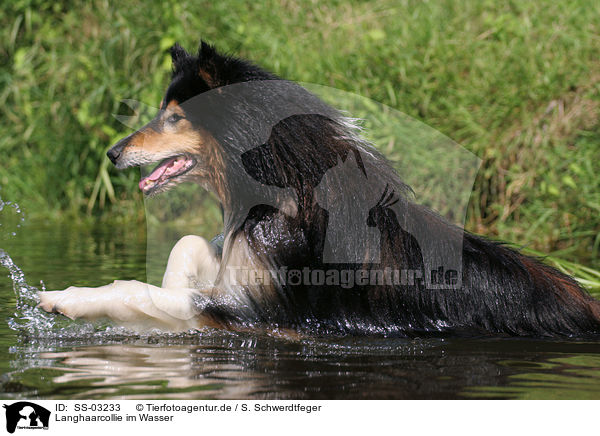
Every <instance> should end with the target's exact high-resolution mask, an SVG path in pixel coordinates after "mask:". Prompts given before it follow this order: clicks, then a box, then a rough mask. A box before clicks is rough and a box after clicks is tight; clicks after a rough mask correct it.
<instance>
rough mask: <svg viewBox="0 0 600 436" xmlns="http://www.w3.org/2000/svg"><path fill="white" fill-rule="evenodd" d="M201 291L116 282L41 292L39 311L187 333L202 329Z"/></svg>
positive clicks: (133, 282) (135, 326) (136, 282)
mask: <svg viewBox="0 0 600 436" xmlns="http://www.w3.org/2000/svg"><path fill="white" fill-rule="evenodd" d="M198 293H199V291H198V290H197V289H190V288H177V289H163V288H159V287H158V286H153V285H149V284H147V283H142V282H138V281H137V280H126V281H123V280H116V281H115V282H113V283H111V284H109V285H105V286H100V287H98V288H84V287H75V286H72V287H70V288H67V289H65V290H64V291H51V292H39V293H38V296H39V298H40V304H39V307H40V308H42V309H43V310H45V311H47V312H57V313H61V314H63V315H65V316H67V317H69V318H71V319H78V318H83V319H87V320H95V319H100V318H109V319H111V320H112V321H114V322H115V323H116V324H118V325H122V326H126V327H131V328H134V329H136V330H146V329H151V328H159V329H163V330H169V331H185V330H189V329H191V328H196V327H200V326H201V322H200V319H199V317H198V315H199V314H198V312H197V310H196V308H195V305H194V303H193V300H194V296H195V295H197V294H198Z"/></svg>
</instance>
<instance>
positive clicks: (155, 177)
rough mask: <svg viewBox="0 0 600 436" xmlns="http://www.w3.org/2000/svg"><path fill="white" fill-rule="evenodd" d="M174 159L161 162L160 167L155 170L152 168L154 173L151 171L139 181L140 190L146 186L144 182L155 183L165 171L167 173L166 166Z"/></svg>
mask: <svg viewBox="0 0 600 436" xmlns="http://www.w3.org/2000/svg"><path fill="white" fill-rule="evenodd" d="M175 159H176V158H173V159H169V160H168V161H165V162H163V163H162V164H161V165H159V166H157V167H156V168H154V171H152V172H151V173H150V174H148V175H147V176H146V177H143V178H142V179H141V180H140V183H139V185H138V186H139V187H140V189H141V190H142V191H143V190H144V187H145V186H146V182H147V181H152V182H155V181H157V180H158V179H160V178H161V177H162V175H163V174H164V173H165V171H167V168H168V166H169V165H170V164H171V163H172V162H173V161H174V160H175Z"/></svg>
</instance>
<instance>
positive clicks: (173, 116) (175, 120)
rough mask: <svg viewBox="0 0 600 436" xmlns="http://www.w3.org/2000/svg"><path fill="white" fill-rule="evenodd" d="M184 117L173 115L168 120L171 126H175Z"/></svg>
mask: <svg viewBox="0 0 600 436" xmlns="http://www.w3.org/2000/svg"><path fill="white" fill-rule="evenodd" d="M182 118H183V117H182V116H181V115H178V114H172V115H170V116H169V118H167V122H168V123H171V124H175V123H176V122H177V121H179V120H181V119H182Z"/></svg>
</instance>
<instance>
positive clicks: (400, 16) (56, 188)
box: [0, 0, 600, 267]
mask: <svg viewBox="0 0 600 436" xmlns="http://www.w3.org/2000/svg"><path fill="white" fill-rule="evenodd" d="M599 29H600V3H598V2H596V1H593V0H574V1H558V2H542V1H539V2H536V1H526V2H494V1H467V2H458V1H457V2H452V1H439V2H421V1H397V0H374V1H370V2H364V1H359V0H352V1H350V2H348V1H344V2H342V1H329V2H319V1H316V0H315V1H299V2H297V1H294V2H292V1H287V0H267V1H264V2H256V3H252V4H246V3H243V2H237V1H220V2H213V1H200V2H198V1H191V0H176V1H174V0H161V1H155V2H141V1H134V0H128V1H122V2H118V3H117V2H108V1H104V0H95V1H91V2H83V1H81V2H78V1H70V2H60V4H59V3H56V2H52V1H49V0H16V1H13V2H12V3H10V4H4V6H3V8H2V11H0V60H1V62H0V122H1V124H2V134H1V135H0V152H1V154H2V160H1V163H0V168H1V171H0V186H1V187H2V193H3V197H4V198H11V199H13V200H17V201H19V202H20V203H21V204H22V205H23V206H24V207H25V208H26V209H27V210H28V211H29V213H30V214H31V213H33V212H34V211H35V212H37V213H38V214H39V215H42V216H59V217H60V216H68V217H70V219H73V218H74V217H81V216H85V215H86V214H87V215H93V216H102V215H104V214H106V213H107V212H110V214H111V216H118V215H120V216H129V215H131V214H132V213H133V215H135V216H139V215H140V212H132V211H140V210H141V208H140V207H137V206H139V202H140V196H139V193H138V190H137V189H136V181H137V177H138V174H137V172H136V171H129V172H119V173H117V172H115V171H113V169H112V168H111V167H110V166H109V165H108V164H107V160H106V159H105V157H104V153H105V151H106V150H107V148H108V147H109V146H110V145H111V144H112V143H113V142H115V140H116V139H117V138H119V137H120V136H122V135H124V134H126V133H127V129H126V128H125V127H124V126H122V125H121V124H120V123H119V122H118V121H117V120H116V119H114V118H113V117H112V116H111V114H113V113H126V111H127V108H126V107H125V106H122V105H120V103H119V102H120V101H121V100H122V99H124V98H133V99H137V100H141V101H143V102H145V103H148V104H154V105H156V104H157V103H158V102H159V101H160V98H161V94H162V93H163V91H164V89H165V86H166V84H167V81H168V75H169V69H170V65H169V59H168V56H167V54H166V52H165V50H166V48H168V47H169V46H170V45H171V44H172V43H173V42H175V41H179V42H180V43H182V44H183V45H184V46H186V47H188V48H190V49H193V48H194V47H196V45H197V43H198V40H199V38H200V37H203V38H205V39H207V40H209V41H211V42H214V43H215V44H217V46H218V47H219V48H221V49H223V50H225V51H229V52H232V53H235V54H238V55H240V56H244V57H248V58H250V59H253V60H255V61H256V62H258V63H260V64H261V65H264V66H265V67H267V68H269V69H271V70H272V71H274V72H276V73H278V74H280V75H281V76H283V77H285V78H289V79H294V80H299V81H304V82H311V83H317V84H323V85H328V86H333V87H337V88H340V89H343V90H346V91H350V92H354V93H357V94H361V95H364V96H367V97H370V98H372V99H374V100H376V101H379V102H382V103H384V104H386V105H389V106H391V107H393V108H395V109H397V110H400V111H402V112H405V113H407V114H408V115H411V116H413V117H415V118H417V119H419V120H421V121H423V122H425V123H427V124H429V125H430V126H432V127H434V128H435V129H437V130H439V131H441V132H442V133H444V134H446V135H447V136H449V137H451V138H452V139H454V140H456V141H457V142H459V143H460V144H462V145H463V146H465V147H466V148H468V149H469V150H471V151H473V152H474V153H476V154H477V155H478V156H480V157H481V158H482V159H484V165H483V168H482V170H481V172H480V174H479V176H478V179H477V182H476V185H475V189H474V192H473V195H472V198H471V203H470V206H469V218H468V223H467V227H468V228H469V229H471V230H474V231H476V232H479V233H483V234H486V235H489V236H492V237H498V238H502V239H507V240H511V241H513V242H515V243H518V244H519V245H523V246H526V247H528V248H531V249H535V250H539V251H541V252H546V253H548V252H554V254H555V255H556V256H558V257H557V258H561V259H566V260H569V261H577V262H580V263H584V264H589V265H593V266H595V267H600V262H599V261H598V257H599V256H598V250H599V247H600V177H598V174H600V159H598V157H599V151H600V147H599V144H600V123H599V121H598V109H599V105H600V97H599V92H600V73H599V71H600V70H599V69H598V66H599V65H600V62H599V59H600V35H599ZM390 154H391V157H395V158H398V157H399V156H401V155H402V150H401V149H394V150H391V151H390Z"/></svg>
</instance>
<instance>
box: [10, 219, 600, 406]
mask: <svg viewBox="0 0 600 436" xmlns="http://www.w3.org/2000/svg"><path fill="white" fill-rule="evenodd" d="M13 214H16V215H17V218H18V216H19V214H18V213H17V211H16V210H13ZM0 218H2V216H0ZM12 221H14V222H16V223H17V224H19V225H20V227H16V224H13V225H12V227H10V228H8V229H7V228H6V227H7V226H6V225H5V227H0V229H3V230H2V231H3V232H4V233H3V238H2V239H0V242H1V244H2V245H0V246H1V247H2V248H3V250H4V251H2V252H0V263H1V264H2V265H3V268H1V267H0V272H1V273H2V275H1V276H0V312H1V317H0V319H1V320H2V322H0V372H1V373H2V375H1V376H0V396H2V397H4V398H15V399H16V398H53V399H59V398H81V399H110V398H187V399H199V398H255V399H260V398H277V399H334V398H339V399H344V398H397V399H409V398H596V399H598V398H600V343H597V342H578V341H565V340H562V341H549V340H523V339H470V340H466V339H421V340H403V339H382V338H376V339H373V338H345V339H300V340H290V339H286V338H278V337H272V336H266V335H263V334H252V333H244V334H240V333H229V332H225V331H217V330H211V331H204V332H202V333H196V334H186V335H152V336H139V335H135V334H131V333H127V332H125V331H123V330H119V329H114V328H110V327H108V326H107V325H105V324H96V325H92V324H89V323H84V322H72V321H69V320H66V319H65V318H63V317H60V316H54V315H46V314H43V313H41V312H39V311H38V310H37V309H35V308H34V307H33V306H34V305H35V291H36V290H37V289H41V288H42V287H44V286H45V287H46V288H47V289H50V290H53V289H62V288H65V287H67V286H69V285H79V286H83V285H85V286H98V285H102V284H106V283H109V282H111V281H112V280H114V279H115V278H120V279H137V280H147V279H148V277H146V232H145V226H143V225H140V224H129V225H123V224H119V225H117V224H111V223H104V224H96V225H93V226H89V227H74V226H72V225H70V224H69V223H65V224H62V225H60V224H53V225H48V224H43V223H36V222H32V221H30V220H25V222H23V221H21V220H20V219H16V220H15V219H13V220H12ZM13 232H15V233H16V235H12V233H13ZM176 236H177V235H176V234H174V233H169V232H165V234H164V235H160V236H158V237H159V239H160V241H158V242H160V243H161V244H162V246H163V247H164V250H165V251H166V250H167V249H168V247H169V245H170V244H171V242H170V241H171V240H172V239H173V238H174V237H176ZM159 245H160V244H159ZM167 254H168V252H167V251H166V254H165V258H166V255H167ZM164 260H165V259H158V260H157V261H156V265H150V268H151V270H156V273H153V272H151V274H150V276H151V277H150V278H149V280H151V281H156V280H159V278H160V273H161V272H162V271H161V270H162V268H163V265H161V262H163V261H164ZM9 276H12V279H11V278H10V277H9ZM41 281H43V283H40V282H41ZM15 291H16V294H17V295H18V298H17V297H16V295H15ZM15 311H17V312H18V314H17V315H18V316H15ZM11 327H12V328H11Z"/></svg>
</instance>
